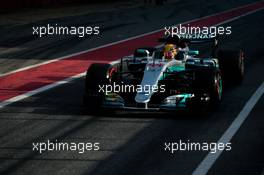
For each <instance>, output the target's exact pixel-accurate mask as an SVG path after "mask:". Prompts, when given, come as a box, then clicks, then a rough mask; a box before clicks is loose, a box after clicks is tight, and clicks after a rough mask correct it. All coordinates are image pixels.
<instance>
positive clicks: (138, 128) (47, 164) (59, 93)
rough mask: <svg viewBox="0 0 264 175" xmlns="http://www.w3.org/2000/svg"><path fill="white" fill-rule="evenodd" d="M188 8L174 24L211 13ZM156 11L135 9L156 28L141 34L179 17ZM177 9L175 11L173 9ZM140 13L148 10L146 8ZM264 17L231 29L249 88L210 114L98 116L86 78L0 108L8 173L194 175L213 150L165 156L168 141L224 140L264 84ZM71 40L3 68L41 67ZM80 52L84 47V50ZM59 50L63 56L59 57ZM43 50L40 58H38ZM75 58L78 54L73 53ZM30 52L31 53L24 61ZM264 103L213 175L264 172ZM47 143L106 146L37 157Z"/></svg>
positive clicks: (230, 92)
mask: <svg viewBox="0 0 264 175" xmlns="http://www.w3.org/2000/svg"><path fill="white" fill-rule="evenodd" d="M244 3H246V2H244ZM241 4H243V3H240V4H239V3H237V4H235V3H234V4H233V6H234V7H235V6H237V5H241ZM177 5H179V4H177ZM184 5H185V6H184ZM182 6H183V7H185V8H187V9H188V8H189V11H185V14H184V13H182V16H178V15H180V14H177V15H175V16H172V17H171V18H173V19H174V20H173V21H170V19H171V18H168V20H169V21H168V23H179V22H184V21H186V20H189V19H192V18H197V17H201V16H203V15H205V14H203V13H202V10H201V9H200V10H199V9H196V10H197V11H195V10H193V11H194V12H193V14H192V15H187V14H189V13H191V10H190V9H191V8H192V5H191V3H189V4H188V2H186V4H183V5H182ZM193 6H194V5H193ZM211 6H212V7H214V8H215V9H217V10H214V8H210V9H211V10H212V13H213V12H218V11H221V10H224V9H219V8H220V7H219V8H217V7H218V5H217V4H211ZM183 7H174V10H175V11H177V10H179V9H178V8H180V9H182V8H183ZM152 8H154V9H152ZM152 8H150V9H147V10H149V12H145V11H146V9H145V10H144V15H142V12H141V13H140V12H136V10H135V11H133V13H135V14H138V13H139V17H138V18H136V17H135V18H133V20H135V19H137V20H139V21H140V20H143V21H144V20H145V22H143V23H147V24H149V25H146V26H145V28H144V27H142V28H140V29H142V31H144V32H147V31H152V30H153V29H154V30H155V29H157V28H159V27H161V26H163V25H162V24H158V23H157V22H156V21H154V20H152V17H153V16H151V17H149V18H148V15H149V14H152V13H153V14H152V15H154V14H155V13H154V12H152V10H153V11H155V10H160V11H161V12H163V13H162V14H164V16H165V17H166V16H168V14H173V15H174V13H172V12H173V11H171V12H169V11H168V12H167V13H168V14H165V12H164V10H166V8H163V9H162V8H161V9H160V8H158V7H152ZM170 8H172V9H173V7H170ZM138 10H139V11H140V9H138ZM162 10H163V11H162ZM131 13H132V12H131ZM140 15H141V16H140ZM206 15H207V14H206ZM113 16H114V15H113ZM157 16H158V15H157ZM164 16H162V17H164ZM162 17H160V18H162ZM177 17H178V18H177ZM187 18H188V19H187ZM146 19H149V20H150V22H146ZM263 19H264V13H263V10H262V11H259V12H256V13H254V14H250V15H248V16H245V17H243V18H240V19H238V20H236V21H233V22H230V23H227V24H225V25H230V26H232V35H231V36H230V37H228V38H226V41H225V44H226V45H233V46H234V47H242V48H245V50H246V59H247V60H246V76H245V80H244V82H243V85H242V86H239V87H227V88H226V89H225V93H224V98H223V101H222V103H221V105H220V106H219V108H218V109H216V110H215V111H213V112H210V113H209V114H208V115H207V116H195V115H192V116H187V115H184V114H168V113H150V112H117V113H115V114H105V115H94V116H91V115H88V114H87V111H86V110H85V108H84V107H83V106H82V95H83V88H84V87H83V85H84V83H83V79H82V78H80V79H77V80H74V81H71V82H70V83H67V84H64V85H62V86H58V87H56V88H53V89H51V90H49V91H46V92H43V93H40V94H37V95H34V96H32V97H29V98H26V99H24V100H22V101H19V102H16V103H14V104H11V105H9V106H6V107H4V108H2V109H0V110H1V111H0V119H1V122H0V125H1V127H0V135H1V137H0V138H1V139H0V161H1V163H0V173H1V174H151V175H152V174H191V173H192V172H193V171H194V170H195V168H196V167H197V166H198V165H199V163H200V162H201V161H202V160H203V159H204V157H205V156H206V155H207V152H203V151H178V152H176V153H174V154H170V153H169V152H165V151H164V142H178V141H179V140H185V141H187V140H190V141H191V142H200V143H201V142H205V141H206V142H209V143H210V142H216V141H217V140H218V139H219V138H220V137H221V136H222V134H223V133H224V132H225V130H226V129H227V128H228V127H229V125H230V124H231V123H232V122H233V120H234V119H235V118H236V116H237V115H238V113H239V112H240V111H241V109H242V108H243V106H244V105H245V103H246V102H247V100H248V99H249V98H250V97H251V95H252V94H253V93H254V91H255V90H256V89H257V88H258V87H259V85H260V84H261V83H262V82H263V81H264V77H263V74H264V69H263V66H264V60H263V59H264V58H263V54H262V50H263V49H264V46H263V44H262V43H263V39H264V35H263V30H262V28H263V27H264V22H263ZM65 20H66V19H65ZM178 20H180V21H178ZM84 21H85V20H84ZM126 21H127V20H126ZM160 21H162V19H160ZM86 22H87V21H86ZM80 23H82V21H81V22H80ZM112 23H115V21H112ZM154 25H157V26H154ZM158 25H160V26H158ZM121 26H122V25H121ZM24 27H25V26H24ZM25 28H27V27H25ZM131 28H132V29H134V30H131ZM125 29H126V26H124V27H120V29H112V30H110V31H109V34H107V36H106V37H105V38H104V39H102V40H103V41H101V40H100V41H99V40H98V43H97V42H95V41H94V43H96V44H98V45H100V44H103V43H107V42H109V41H113V40H114V39H112V40H111V39H110V38H111V36H112V37H117V35H116V34H117V33H120V32H121V31H123V32H124V34H125V33H126V30H125ZM3 30H4V29H3ZM25 30H26V29H25ZM115 32H116V33H115ZM144 32H143V33H144ZM129 33H130V35H131V36H133V35H137V34H141V32H140V31H139V28H137V27H135V26H133V25H132V26H130V27H129ZM111 34H112V35H111ZM123 37H125V35H124V36H123ZM1 38H2V37H1ZM115 39H116V40H118V39H117V38H115ZM91 40H93V39H91ZM66 41H67V39H66V40H65V41H63V43H65V44H64V45H61V44H62V43H60V42H58V43H57V44H54V45H53V47H52V48H51V50H49V49H47V50H46V51H41V50H35V49H33V51H32V52H30V51H24V52H23V53H20V52H17V53H16V52H12V53H9V54H8V55H7V56H9V59H8V61H10V60H12V58H13V61H10V62H9V63H10V64H8V63H6V64H7V65H8V66H6V65H3V64H2V63H1V71H2V70H3V69H2V67H3V68H4V67H6V68H5V69H6V70H3V72H5V71H10V70H12V69H14V67H12V66H11V65H16V66H17V68H18V67H19V68H20V67H23V66H24V65H22V62H26V61H23V60H27V59H26V58H28V56H30V57H31V58H32V59H33V58H35V59H33V61H32V60H31V61H28V62H29V63H25V64H29V65H30V64H34V63H35V61H36V60H37V62H40V61H41V58H42V56H43V55H42V54H47V55H49V54H50V58H53V57H56V56H58V55H59V54H61V55H60V56H62V54H63V51H64V50H66V48H67V47H71V44H73V43H72V40H70V41H68V42H66ZM96 41H97V40H96ZM21 42H22V41H21ZM85 42H88V41H83V42H81V43H82V44H83V46H82V47H83V48H84V47H85V44H84V43H85ZM82 44H80V45H82ZM33 45H34V44H33ZM33 45H32V47H33ZM80 45H78V46H80ZM91 45H92V44H91ZM91 45H90V47H91ZM77 48H78V49H82V48H81V47H80V48H79V47H77V46H76V49H77ZM60 49H61V51H60ZM78 49H77V50H78ZM86 49H87V48H86ZM55 50H56V53H54V52H55ZM77 50H76V51H77ZM37 51H39V54H38V53H36V52H37ZM69 52H70V51H69ZM71 52H72V53H73V50H71ZM52 53H54V55H53V54H52ZM20 54H21V55H20ZM23 54H26V55H27V54H28V55H27V56H25V57H23ZM19 56H21V57H19ZM1 57H2V56H1ZM43 57H44V56H43ZM45 58H47V59H48V58H49V57H48V56H47V57H45ZM3 62H4V61H3ZM263 105H264V97H261V99H260V100H259V101H258V103H257V104H256V106H255V107H254V109H253V110H252V112H251V113H250V115H249V117H248V118H247V119H246V121H245V122H244V123H243V125H242V126H241V128H240V129H239V130H238V132H237V133H236V134H235V136H234V137H233V138H232V140H231V143H232V150H231V151H229V152H223V153H222V154H221V155H220V157H219V159H217V161H216V162H215V163H214V164H213V166H212V168H211V169H210V171H209V174H249V175H251V174H261V173H262V172H263V168H264V157H263V155H264V151H263V146H264V132H263V130H264V119H263V112H264V111H263ZM47 139H50V140H55V139H58V140H60V141H65V142H100V151H91V152H86V153H84V154H78V153H76V152H69V151H68V152H66V151H61V152H45V153H43V154H41V155H40V154H38V153H36V152H33V151H32V142H37V141H45V140H47Z"/></svg>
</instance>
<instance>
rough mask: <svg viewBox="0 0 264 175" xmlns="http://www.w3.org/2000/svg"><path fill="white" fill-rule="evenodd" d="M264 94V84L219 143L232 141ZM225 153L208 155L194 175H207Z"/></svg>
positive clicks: (219, 152)
mask: <svg viewBox="0 0 264 175" xmlns="http://www.w3.org/2000/svg"><path fill="white" fill-rule="evenodd" d="M263 93H264V82H262V84H261V85H260V86H259V87H258V89H257V90H256V91H255V93H254V94H253V95H252V96H251V97H250V99H249V100H248V101H247V103H246V104H245V106H244V107H243V109H242V110H241V111H240V113H239V114H238V116H237V117H236V118H235V120H234V121H233V122H232V124H231V125H230V126H229V127H228V129H227V130H226V131H225V133H224V134H223V135H222V137H221V138H220V139H219V140H218V143H228V142H230V141H231V139H232V138H233V136H234V135H235V134H236V132H237V131H238V130H239V128H240V127H241V125H242V124H243V123H244V121H245V120H246V118H247V117H248V116H249V114H250V112H251V111H252V109H253V108H254V106H255V105H256V104H257V102H258V100H259V99H260V98H261V96H262V95H263ZM222 152H223V151H217V152H216V153H214V154H212V153H208V154H207V156H206V157H205V158H204V159H203V161H202V162H201V163H200V164H199V165H198V166H197V168H196V169H195V170H194V171H193V173H192V174H193V175H205V174H207V173H208V171H209V170H210V168H211V167H212V166H213V165H214V163H215V161H216V160H217V159H218V157H219V156H220V155H221V153H222Z"/></svg>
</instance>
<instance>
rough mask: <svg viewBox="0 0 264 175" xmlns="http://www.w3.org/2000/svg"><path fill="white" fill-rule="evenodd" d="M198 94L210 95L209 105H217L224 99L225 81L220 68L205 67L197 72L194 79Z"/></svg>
mask: <svg viewBox="0 0 264 175" xmlns="http://www.w3.org/2000/svg"><path fill="white" fill-rule="evenodd" d="M194 85H195V89H196V90H197V94H201V96H203V95H204V98H206V97H207V96H208V97H209V98H208V100H209V106H211V107H217V106H218V105H219V103H220V102H221V100H222V94H223V83H222V76H221V72H220V70H219V69H204V70H200V71H197V72H196V73H195V81H194Z"/></svg>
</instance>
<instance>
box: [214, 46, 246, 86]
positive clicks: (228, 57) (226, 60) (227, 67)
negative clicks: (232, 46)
mask: <svg viewBox="0 0 264 175" xmlns="http://www.w3.org/2000/svg"><path fill="white" fill-rule="evenodd" d="M217 56H218V59H219V67H220V70H221V72H222V75H223V80H224V81H225V82H227V83H229V84H232V85H240V84H241V83H242V81H243V78H244V52H243V51H242V50H219V51H218V54H217Z"/></svg>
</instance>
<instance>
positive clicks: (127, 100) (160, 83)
mask: <svg viewBox="0 0 264 175" xmlns="http://www.w3.org/2000/svg"><path fill="white" fill-rule="evenodd" d="M160 41H161V42H164V43H165V44H164V46H163V47H162V48H160V49H157V48H151V47H143V48H138V49H136V50H135V52H134V55H133V56H130V57H125V58H122V59H121V60H120V61H118V62H116V63H114V64H100V63H98V64H97V63H95V64H92V65H91V66H90V67H89V69H88V70H87V74H86V79H85V94H84V104H85V105H86V106H87V107H88V108H89V109H90V110H98V109H100V108H110V109H143V110H151V109H153V110H179V109H188V110H203V109H208V107H210V106H212V107H213V106H216V105H217V104H218V103H219V102H220V101H221V99H222V92H223V84H227V83H230V82H232V83H233V84H240V83H241V82H242V80H243V75H244V55H243V52H242V51H241V50H221V49H218V48H219V46H218V44H217V42H216V41H217V39H216V38H210V39H200V40H199V39H196V40H189V39H184V38H178V37H176V38H171V37H167V38H162V39H160ZM204 42H213V43H214V44H213V45H214V47H213V49H212V52H211V55H210V56H209V57H201V56H200V54H199V51H198V50H192V49H190V48H189V45H190V44H192V43H204ZM223 82H224V83H223Z"/></svg>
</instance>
